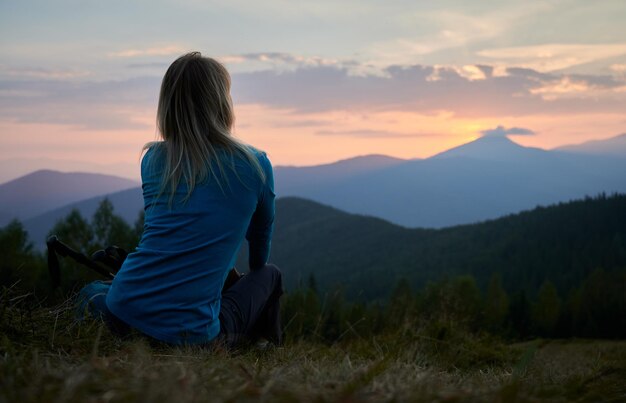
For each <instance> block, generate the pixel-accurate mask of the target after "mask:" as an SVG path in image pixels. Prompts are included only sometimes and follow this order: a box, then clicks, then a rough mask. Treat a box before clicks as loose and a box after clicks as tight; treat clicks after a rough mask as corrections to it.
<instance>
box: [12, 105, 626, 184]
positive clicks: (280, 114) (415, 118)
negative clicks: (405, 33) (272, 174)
mask: <svg viewBox="0 0 626 403" xmlns="http://www.w3.org/2000/svg"><path fill="white" fill-rule="evenodd" d="M135 113H136V116H135V117H134V118H133V121H134V122H137V123H140V124H142V125H145V127H146V129H145V130H144V129H123V130H97V131H92V130H86V129H79V128H76V127H72V126H68V125H58V124H35V123H18V122H7V121H4V122H2V121H0V133H2V147H1V148H0V159H10V158H30V159H32V158H53V159H62V160H73V161H85V162H89V163H94V164H131V165H133V166H137V165H138V162H139V158H140V151H141V147H142V146H143V144H144V143H146V142H148V141H151V140H154V139H155V127H154V113H155V112H154V111H148V110H145V111H135ZM236 114H237V123H236V127H235V133H234V134H235V135H236V136H237V137H238V138H240V139H242V140H243V141H245V142H248V143H250V144H253V145H255V146H256V147H258V148H261V149H263V150H265V151H267V152H268V155H269V156H270V158H271V159H272V161H273V163H274V164H275V165H315V164H321V163H328V162H333V161H337V160H339V159H344V158H349V157H353V156H357V155H366V154H386V155H390V156H395V157H400V158H416V157H417V158H426V157H429V156H432V155H434V154H436V153H439V152H441V151H444V150H447V149H449V148H452V147H455V146H458V145H460V144H463V143H467V142H470V141H472V140H475V139H476V138H478V137H479V136H480V131H482V130H487V129H492V128H494V127H496V126H498V125H504V126H506V127H514V126H517V127H525V128H529V129H532V130H533V131H535V132H536V134H535V135H531V136H512V137H513V139H514V140H515V141H516V142H518V143H520V144H523V145H525V146H534V147H540V148H554V147H557V146H559V145H564V144H572V143H580V142H583V141H588V140H592V139H601V138H608V137H611V136H614V135H617V134H619V133H621V132H624V131H625V129H624V123H625V122H624V120H623V116H621V115H617V114H588V115H576V116H572V115H552V116H543V115H538V116H510V117H484V118H480V119H476V118H458V117H456V116H455V115H454V114H453V113H452V112H449V111H439V112H437V113H434V114H428V115H426V114H419V113H413V112H403V111H375V110H374V111H370V112H363V111H358V112H352V111H342V110H336V111H331V112H325V113H307V114H302V113H296V112H294V111H292V110H286V109H273V108H268V107H265V106H262V105H252V104H247V105H237V106H236ZM50 168H53V169H54V167H50ZM133 169H135V168H133ZM137 169H138V168H137ZM136 174H137V173H135V172H129V173H128V175H127V176H133V177H134V176H136Z"/></svg>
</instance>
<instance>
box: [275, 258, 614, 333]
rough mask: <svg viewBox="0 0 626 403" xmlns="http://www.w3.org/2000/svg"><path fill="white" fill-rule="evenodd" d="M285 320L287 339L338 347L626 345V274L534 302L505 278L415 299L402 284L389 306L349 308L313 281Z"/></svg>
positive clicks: (548, 286) (465, 282)
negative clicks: (391, 338) (508, 286)
mask: <svg viewBox="0 0 626 403" xmlns="http://www.w3.org/2000/svg"><path fill="white" fill-rule="evenodd" d="M283 319H284V321H285V323H284V325H285V327H286V334H287V337H288V338H292V339H299V338H305V339H314V340H318V341H319V340H321V341H326V342H331V343H332V342H336V341H340V340H342V339H354V338H360V337H368V336H372V335H377V334H386V333H389V332H414V331H416V330H417V329H428V330H429V333H430V334H432V335H433V336H434V337H436V338H441V339H443V338H445V337H446V333H447V332H452V331H463V332H469V333H474V334H490V335H494V336H499V337H502V338H505V339H510V340H524V339H529V338H535V337H543V338H570V337H584V338H609V339H618V338H621V339H624V338H626V268H625V269H622V270H614V271H606V270H604V269H602V268H598V269H596V270H594V271H592V272H591V273H590V274H589V275H588V276H587V277H586V278H585V279H584V281H583V282H582V283H581V284H580V285H579V286H577V287H573V288H572V289H570V290H569V291H568V292H567V293H566V294H565V295H560V294H559V292H558V291H557V289H556V288H555V286H554V285H553V284H552V283H551V282H550V281H549V280H546V281H544V283H543V284H542V285H541V287H540V288H539V291H538V292H537V294H536V296H535V297H534V298H530V297H529V295H528V294H527V293H526V292H525V291H523V290H519V291H516V292H514V293H511V294H509V293H508V292H507V291H506V290H505V289H504V287H503V286H502V280H501V275H500V273H494V274H493V275H492V276H491V279H490V281H489V284H488V286H487V288H486V290H484V291H481V290H480V288H479V287H478V285H477V282H476V280H475V279H474V277H473V276H471V275H463V276H456V277H452V278H443V279H441V280H439V281H436V282H430V283H428V284H427V285H426V286H425V287H423V288H421V289H419V290H417V291H413V290H412V289H411V286H410V284H409V281H407V280H406V279H401V280H400V281H399V282H398V283H397V285H396V287H395V288H394V290H393V292H392V293H391V298H390V299H389V301H387V302H386V303H373V304H367V303H363V302H350V301H347V300H346V299H345V298H344V297H343V294H342V290H341V288H335V289H334V290H331V291H327V292H323V293H321V292H320V291H319V289H318V287H317V282H316V280H315V277H314V276H311V277H309V280H308V284H307V285H306V286H303V287H300V288H298V289H296V290H293V291H291V292H289V293H287V295H286V297H285V300H284V304H283Z"/></svg>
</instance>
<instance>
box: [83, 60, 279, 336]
mask: <svg viewBox="0 0 626 403" xmlns="http://www.w3.org/2000/svg"><path fill="white" fill-rule="evenodd" d="M233 122H234V115H233V106H232V100H231V97H230V76H229V74H228V72H227V71H226V69H225V68H224V66H222V65H221V64H220V63H218V62H217V61H215V60H213V59H211V58H208V57H202V56H201V54H200V53H199V52H193V53H189V54H186V55H184V56H181V57H180V58H178V59H177V60H176V61H174V63H172V65H171V66H170V67H169V69H168V70H167V72H166V73H165V76H164V78H163V82H162V84H161V92H160V96H159V104H158V110H157V126H158V129H159V132H160V134H161V136H162V138H163V141H161V142H153V143H148V144H146V146H145V147H144V150H147V151H146V153H145V155H144V157H143V159H142V163H141V177H142V188H143V197H144V208H145V224H144V232H143V235H142V237H141V241H140V243H139V245H138V247H137V249H136V251H135V252H133V253H131V254H130V255H129V256H128V257H127V258H126V260H125V261H124V263H123V265H122V267H121V269H120V271H119V272H118V273H117V275H116V277H115V279H114V280H113V282H112V284H111V285H110V286H109V285H106V284H103V283H98V284H91V285H89V286H87V287H86V288H85V289H83V291H82V292H81V296H82V298H83V300H84V301H88V302H89V307H90V311H92V312H96V313H98V314H100V315H102V317H103V318H104V319H105V321H106V322H107V324H109V326H110V327H111V328H112V330H114V331H115V332H117V333H121V334H125V333H127V332H128V331H129V327H130V328H135V329H137V330H139V331H141V332H142V333H144V334H146V335H148V336H150V337H152V338H154V339H157V340H160V341H163V342H166V343H171V344H178V345H180V344H206V343H209V342H212V341H214V340H224V341H225V342H226V343H228V344H229V345H233V344H235V343H237V342H238V341H239V340H241V339H242V338H243V337H248V338H253V339H254V338H259V337H263V338H265V339H267V340H268V341H270V342H273V343H275V344H279V343H280V342H281V330H280V323H279V297H280V295H281V294H282V284H281V275H280V272H279V270H278V269H277V268H276V267H275V266H273V265H268V264H267V260H268V256H269V251H270V241H271V235H272V228H273V222H274V198H275V195H274V191H273V187H274V184H273V174H272V166H271V164H270V162H269V160H268V159H267V157H266V155H265V154H264V153H262V152H260V151H258V150H256V149H254V148H252V147H250V146H247V145H244V144H242V143H240V142H239V141H237V140H236V139H235V138H233V137H232V136H231V129H232V126H233ZM244 238H245V239H247V241H248V243H249V266H250V273H249V274H247V275H245V276H243V278H242V279H241V280H239V281H238V282H237V283H235V285H234V286H232V287H230V288H229V289H228V290H226V291H225V292H224V293H223V294H222V286H223V284H224V281H225V279H226V276H227V274H228V272H229V269H230V268H231V267H233V265H234V263H235V260H236V257H237V251H238V250H239V247H240V246H241V244H242V241H243V239H244Z"/></svg>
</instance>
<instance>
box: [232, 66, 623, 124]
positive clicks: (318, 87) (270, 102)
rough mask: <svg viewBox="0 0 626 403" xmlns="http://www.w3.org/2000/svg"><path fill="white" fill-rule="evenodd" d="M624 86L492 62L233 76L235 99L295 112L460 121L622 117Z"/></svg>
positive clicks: (617, 81)
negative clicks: (446, 114) (400, 114)
mask: <svg viewBox="0 0 626 403" xmlns="http://www.w3.org/2000/svg"><path fill="white" fill-rule="evenodd" d="M568 83H569V84H568ZM572 83H575V85H573V84H572ZM581 83H584V86H583V85H582V84H581ZM623 87H624V82H623V80H620V79H618V78H616V77H614V76H610V75H606V76H600V75H571V74H559V73H544V72H539V71H536V70H533V69H528V68H496V67H495V66H488V65H471V66H461V67H457V66H426V65H408V66H400V65H395V66H389V67H386V68H385V69H384V74H383V75H361V76H356V75H352V74H350V71H349V70H348V68H346V67H340V66H306V67H301V68H297V69H295V70H291V71H281V72H276V71H255V72H242V73H237V74H235V75H233V96H234V99H235V102H237V103H250V104H255V103H258V104H263V105H265V106H269V107H276V108H283V109H291V110H293V111H294V112H295V113H313V112H324V111H330V110H353V111H354V110H360V111H363V112H367V111H371V110H376V111H381V110H390V111H391V110H394V111H411V112H416V113H421V114H428V113H432V112H433V111H438V110H448V111H451V112H453V113H454V115H455V116H457V117H484V116H494V117H497V116H525V115H531V114H532V115H536V114H540V115H549V114H563V113H566V114H571V113H592V112H602V113H621V111H622V110H624V109H626V95H625V94H624V93H623V92H621V91H622V88H623ZM568 93H569V94H575V95H576V96H566V94H568Z"/></svg>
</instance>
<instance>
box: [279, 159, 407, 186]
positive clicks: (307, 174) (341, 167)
mask: <svg viewBox="0 0 626 403" xmlns="http://www.w3.org/2000/svg"><path fill="white" fill-rule="evenodd" d="M404 162H407V160H403V159H400V158H393V157H388V156H386V155H379V154H372V155H365V156H359V157H354V158H348V159H345V160H340V161H337V162H333V163H331V164H323V165H315V166H307V167H292V166H277V167H275V168H274V176H275V181H274V182H275V187H276V192H277V194H279V195H285V196H287V195H290V194H292V193H297V192H299V191H305V190H306V189H307V188H315V187H316V186H325V185H328V184H329V183H338V182H340V181H342V180H346V179H348V178H350V177H352V176H354V175H359V174H367V173H369V172H373V171H376V170H379V169H384V168H387V167H392V166H396V165H399V164H402V163H404Z"/></svg>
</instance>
